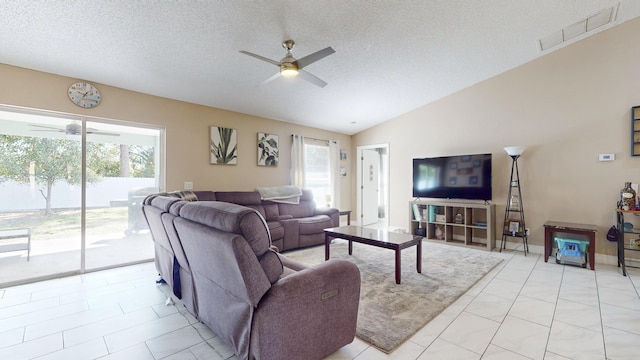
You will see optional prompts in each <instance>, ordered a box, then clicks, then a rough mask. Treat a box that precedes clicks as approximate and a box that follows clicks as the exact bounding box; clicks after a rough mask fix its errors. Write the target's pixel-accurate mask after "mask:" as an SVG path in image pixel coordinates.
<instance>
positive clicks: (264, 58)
mask: <svg viewBox="0 0 640 360" xmlns="http://www.w3.org/2000/svg"><path fill="white" fill-rule="evenodd" d="M240 52H241V53H243V54H245V55H249V56H252V57H254V58H256V59H259V60H262V61H265V62H268V63H269V64H273V65H275V66H280V62H279V61H275V60H271V59H269V58H266V57H264V56H260V55H258V54H254V53H251V52H248V51H244V50H240Z"/></svg>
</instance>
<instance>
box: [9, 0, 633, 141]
mask: <svg viewBox="0 0 640 360" xmlns="http://www.w3.org/2000/svg"><path fill="white" fill-rule="evenodd" d="M0 14H2V21H0V63H5V64H9V65H14V66H19V67H24V68H29V69H34V70H40V71H45V72H49V73H54V74H59V75H64V76H69V77H72V78H77V79H84V80H88V81H91V82H96V83H102V84H107V85H111V86H116V87H120V88H123V89H128V90H133V91H138V92H142V93H146V94H152V95H157V96H162V97H167V98H171V99H177V100H182V101H187V102H191V103H196V104H202V105H207V106H212V107H216V108H221V109H228V110H233V111H238V112H242V113H247V114H252V115H256V116H261V117H266V118H271V119H275V120H281V121H286V122H290V123H296V124H302V125H306V126H311V127H316V128H321V129H326V130H331V131H337V132H341V133H345V134H354V133H357V132H359V131H362V130H364V129H367V128H369V127H371V126H374V125H376V124H379V123H381V122H384V121H386V120H389V119H391V118H394V117H396V116H399V115H401V114H403V113H406V112H408V111H410V110H413V109H415V108H418V107H420V106H423V105H425V104H428V103H430V102H432V101H435V100H437V99H440V98H442V97H444V96H447V95H449V94H451V93H454V92H456V91H458V90H461V89H463V88H465V87H468V86H471V85H473V84H475V83H477V82H480V81H483V80H485V79H488V78H490V77H492V76H495V75H498V74H500V73H502V72H504V71H507V70H509V69H512V68H514V67H517V66H519V65H522V64H524V63H526V62H529V61H531V60H534V59H536V58H538V57H540V56H544V55H546V54H548V53H550V52H552V51H555V50H557V49H560V48H562V47H564V46H567V45H570V44H571V43H574V42H576V41H580V40H582V39H584V38H586V37H588V36H592V35H594V34H596V33H598V32H600V31H603V30H606V29H608V28H610V27H612V26H616V25H619V24H621V23H623V22H625V21H628V20H630V19H633V18H635V17H637V16H639V15H640V1H637V0H617V1H609V0H567V1H558V0H519V1H511V0H477V1H473V0H430V1H426V0H408V1H401V0H386V1H368V0H348V1H345V0H326V1H320V0H269V1H266V0H265V1H258V0H256V1H249V0H238V1H223V0H218V1H151V0H142V1H130V0H114V1H106V0H104V1H97V0H96V1H87V0H67V1H42V0H17V1H12V0H0ZM585 20H586V21H585ZM287 39H293V40H294V41H295V43H296V45H295V47H294V48H293V56H294V57H295V58H298V59H299V58H302V57H304V56H306V55H308V54H311V53H313V52H315V51H318V50H320V49H323V48H326V47H329V46H330V47H332V48H333V49H334V50H335V51H336V52H335V53H334V54H332V55H330V56H328V57H325V58H323V59H321V60H319V61H317V62H314V63H312V64H310V65H308V66H307V67H305V70H306V71H308V72H309V73H311V74H313V75H315V76H317V77H318V78H320V79H322V80H324V81H326V82H327V83H328V85H327V86H325V87H324V88H321V87H318V86H316V85H314V84H312V83H310V82H308V81H304V79H303V78H301V77H296V78H291V79H289V78H282V77H279V78H276V79H275V80H273V81H269V82H267V83H263V81H264V80H266V79H268V78H269V77H271V76H272V75H274V74H276V73H278V71H279V69H278V67H277V66H275V65H274V64H271V63H268V62H266V61H261V60H259V59H257V58H255V57H250V56H247V55H245V54H242V53H240V51H241V50H245V51H249V52H251V53H255V54H259V55H261V56H264V57H266V58H268V59H271V60H275V61H276V62H279V61H280V59H281V58H282V57H284V55H285V53H286V52H285V50H284V49H283V48H282V46H281V44H282V42H283V41H284V40H287ZM540 40H543V41H542V42H541V41H540ZM547 47H548V48H547ZM545 48H546V49H545ZM1 102H2V99H0V103H1Z"/></svg>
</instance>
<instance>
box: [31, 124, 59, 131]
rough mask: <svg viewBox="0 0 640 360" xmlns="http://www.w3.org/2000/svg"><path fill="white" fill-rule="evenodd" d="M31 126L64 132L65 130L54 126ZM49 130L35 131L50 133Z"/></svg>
mask: <svg viewBox="0 0 640 360" xmlns="http://www.w3.org/2000/svg"><path fill="white" fill-rule="evenodd" d="M29 126H33V127H39V128H44V129H49V130H55V131H61V132H64V129H61V128H57V127H53V126H45V125H36V124H29ZM49 130H34V131H49Z"/></svg>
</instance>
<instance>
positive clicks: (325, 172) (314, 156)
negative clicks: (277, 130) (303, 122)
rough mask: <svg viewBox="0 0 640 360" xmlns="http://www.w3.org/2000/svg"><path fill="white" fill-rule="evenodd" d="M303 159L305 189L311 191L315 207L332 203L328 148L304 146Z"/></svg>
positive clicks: (311, 145)
mask: <svg viewBox="0 0 640 360" xmlns="http://www.w3.org/2000/svg"><path fill="white" fill-rule="evenodd" d="M304 157H305V166H304V172H305V178H306V184H305V187H306V188H307V189H310V190H311V191H313V199H314V200H315V202H316V206H318V207H323V206H326V205H327V203H332V202H331V168H330V165H329V146H328V145H319V144H317V143H314V144H304ZM332 205H333V203H332Z"/></svg>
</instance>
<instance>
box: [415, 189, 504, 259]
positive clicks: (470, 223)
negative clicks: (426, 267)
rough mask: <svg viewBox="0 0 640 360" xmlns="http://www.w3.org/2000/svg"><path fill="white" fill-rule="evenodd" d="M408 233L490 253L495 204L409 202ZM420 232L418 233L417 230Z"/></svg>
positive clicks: (493, 240) (493, 239) (435, 201)
mask: <svg viewBox="0 0 640 360" xmlns="http://www.w3.org/2000/svg"><path fill="white" fill-rule="evenodd" d="M409 219H411V220H410V221H409V231H410V233H411V234H413V235H421V236H423V237H425V238H427V239H428V240H435V241H443V242H445V243H450V244H453V245H463V246H469V247H475V248H484V249H486V250H489V251H491V250H493V249H494V248H495V245H496V232H495V224H494V222H495V220H494V219H495V205H493V204H488V203H485V204H481V203H476V204H473V203H457V202H449V201H438V200H417V201H410V202H409ZM418 229H420V230H418Z"/></svg>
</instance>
